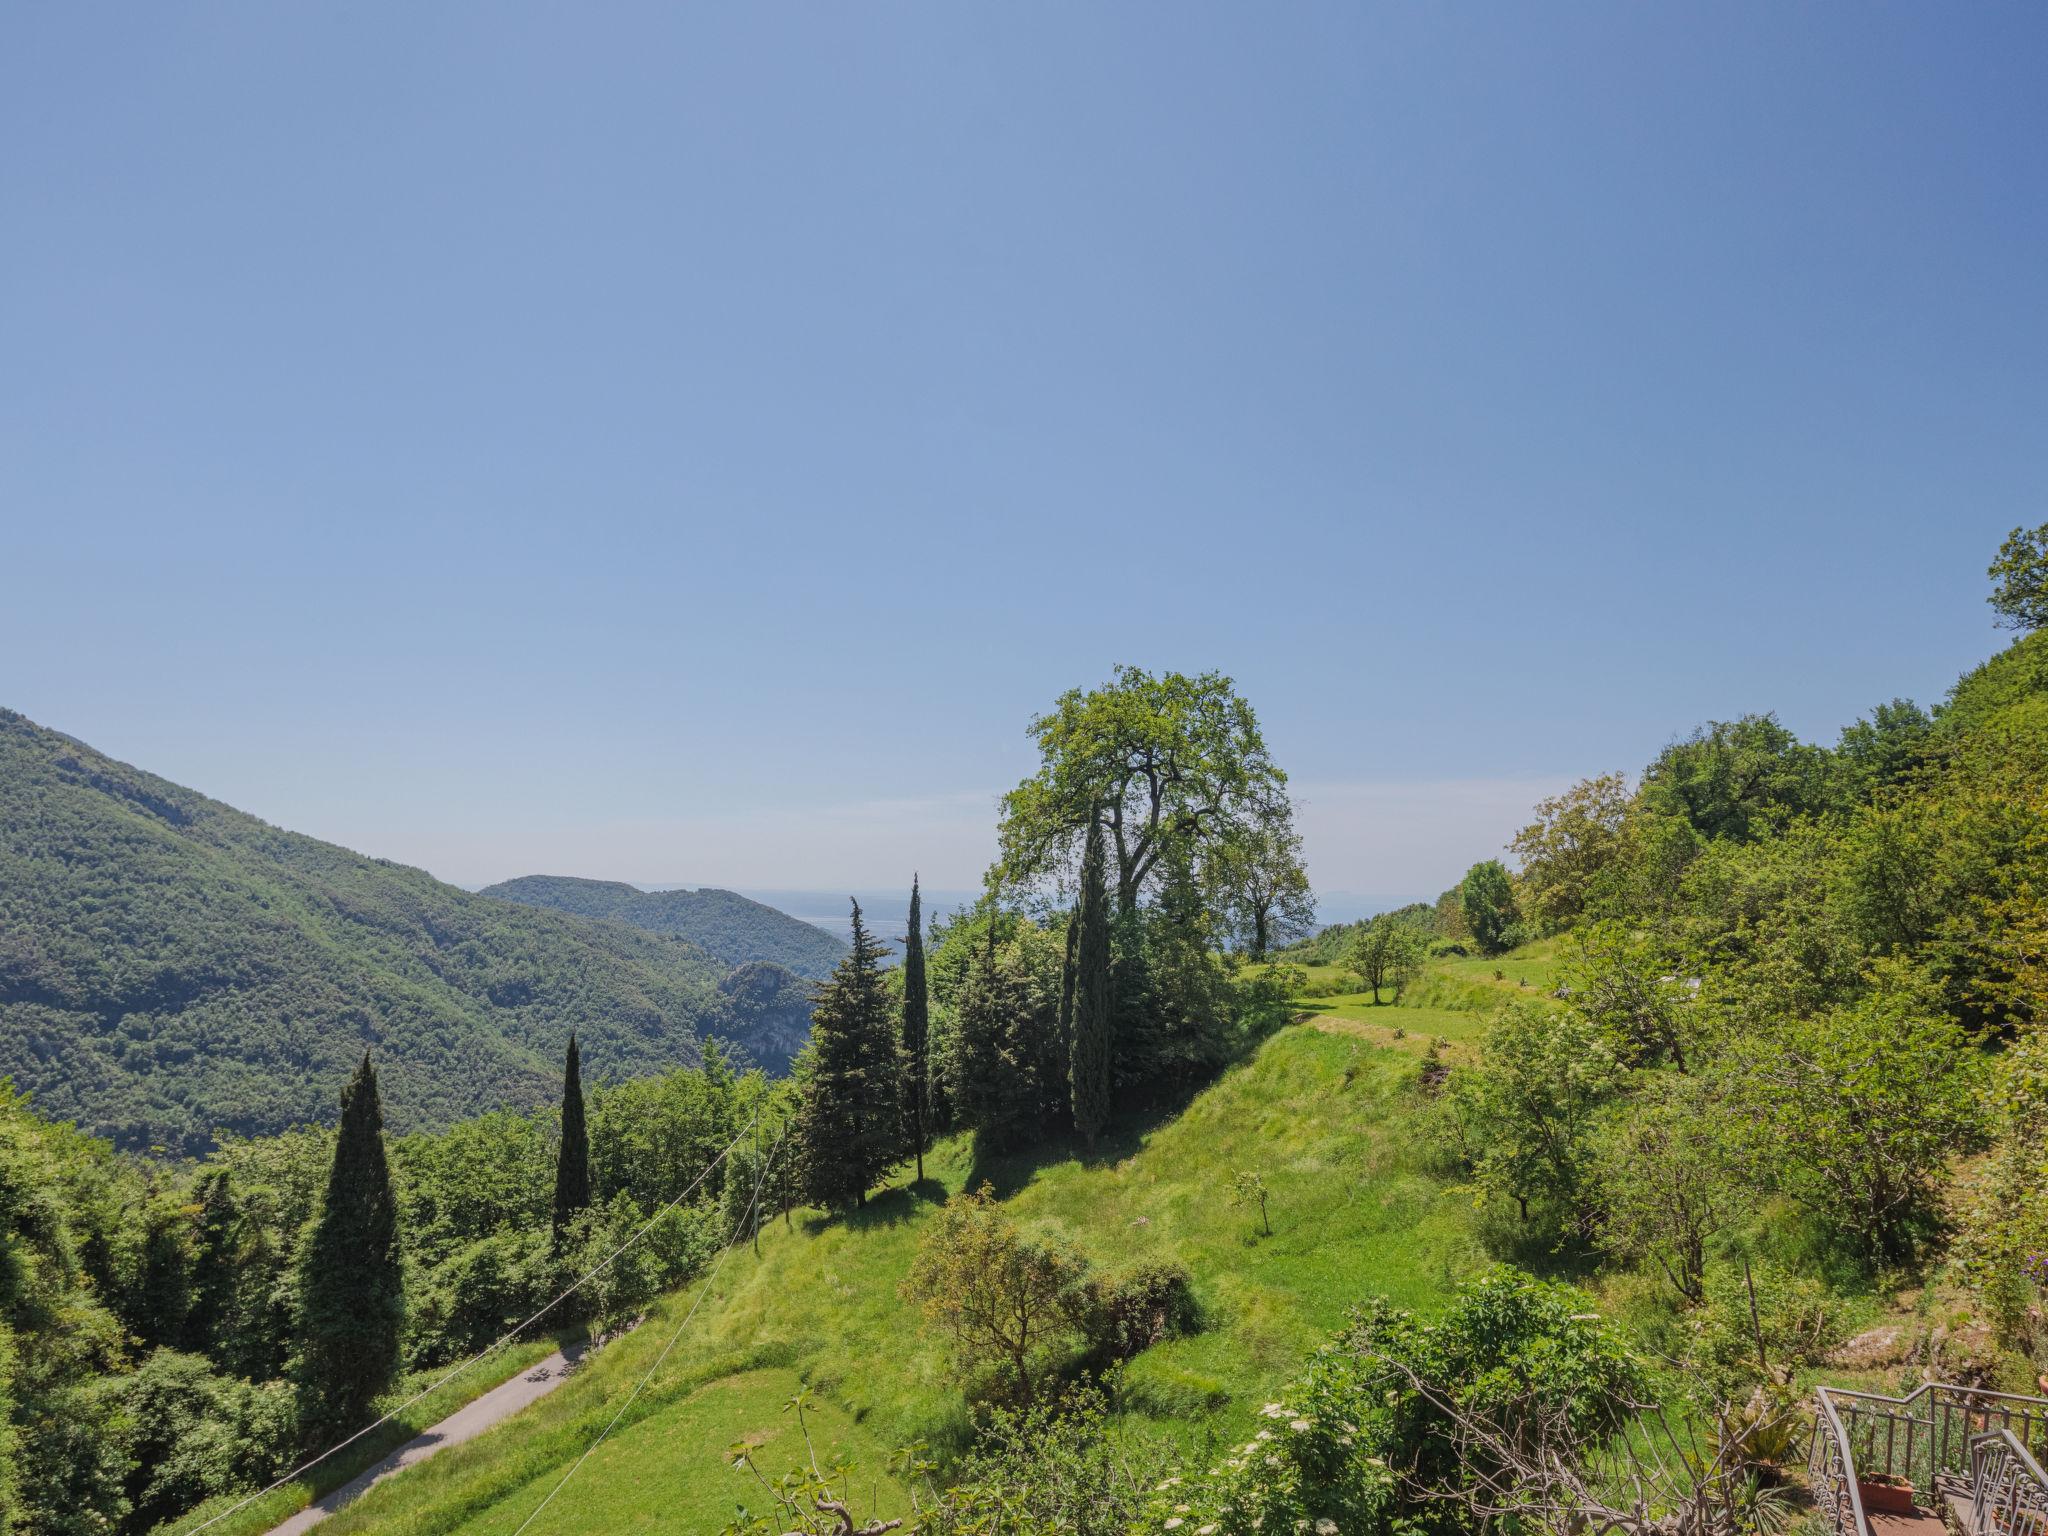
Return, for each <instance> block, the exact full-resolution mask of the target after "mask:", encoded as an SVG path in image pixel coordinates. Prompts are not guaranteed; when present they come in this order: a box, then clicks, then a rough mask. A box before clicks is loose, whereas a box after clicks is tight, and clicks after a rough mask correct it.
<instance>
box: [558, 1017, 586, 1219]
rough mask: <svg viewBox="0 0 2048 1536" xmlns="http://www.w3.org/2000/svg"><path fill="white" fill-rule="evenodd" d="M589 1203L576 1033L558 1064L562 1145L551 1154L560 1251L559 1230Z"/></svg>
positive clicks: (580, 1071) (580, 1076)
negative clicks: (556, 1151) (560, 1077)
mask: <svg viewBox="0 0 2048 1536" xmlns="http://www.w3.org/2000/svg"><path fill="white" fill-rule="evenodd" d="M589 1204H590V1133H589V1132H588V1130H587V1129H585V1127H584V1123H583V1059H582V1056H581V1055H580V1054H579V1052H578V1051H577V1048H576V1036H575V1034H574V1033H573V1032H572V1033H571V1034H570V1036H569V1058H568V1060H567V1061H566V1062H565V1063H564V1064H563V1067H562V1145H561V1150H560V1151H559V1152H558V1153H557V1154H556V1156H555V1208H554V1223H553V1231H554V1245H555V1251H556V1252H557V1253H560V1252H561V1251H562V1238H563V1234H564V1233H566V1232H567V1231H568V1228H569V1223H570V1222H572V1221H574V1220H575V1219H576V1214H577V1212H579V1211H581V1210H584V1209H585V1208H587V1207H588V1206H589Z"/></svg>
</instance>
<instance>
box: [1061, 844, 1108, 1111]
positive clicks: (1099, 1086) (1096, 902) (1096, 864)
mask: <svg viewBox="0 0 2048 1536" xmlns="http://www.w3.org/2000/svg"><path fill="white" fill-rule="evenodd" d="M1103 866H1104V853H1103V847H1102V827H1101V824H1100V823H1098V822H1094V821H1091V822H1090V823H1089V825H1088V843H1087V847H1086V848H1085V849H1084V850H1083V852H1082V855H1081V900H1080V905H1079V906H1078V907H1077V908H1076V909H1075V913H1074V921H1075V922H1076V923H1077V924H1078V925H1079V927H1080V933H1079V935H1078V937H1077V938H1076V939H1075V941H1074V1009H1073V1013H1074V1020H1073V1044H1072V1047H1071V1050H1070V1053H1069V1055H1068V1058H1067V1083H1068V1087H1069V1089H1070V1091H1071V1093H1072V1096H1073V1100H1072V1101H1073V1107H1074V1129H1075V1130H1077V1131H1079V1132H1080V1133H1081V1136H1082V1139H1083V1140H1086V1141H1089V1142H1092V1141H1094V1140H1095V1138H1096V1137H1097V1136H1098V1135H1100V1134H1101V1133H1102V1128H1103V1127H1104V1126H1106V1125H1107V1124H1109V1114H1110V1074H1111V1071H1112V1067H1113V1064H1114V1059H1115V1053H1116V1042H1115V1028H1116V1020H1115V1017H1114V1003H1113V1001H1112V999H1111V996H1110V975H1109V890H1108V885H1107V881H1106V876H1105V873H1104V867H1103Z"/></svg>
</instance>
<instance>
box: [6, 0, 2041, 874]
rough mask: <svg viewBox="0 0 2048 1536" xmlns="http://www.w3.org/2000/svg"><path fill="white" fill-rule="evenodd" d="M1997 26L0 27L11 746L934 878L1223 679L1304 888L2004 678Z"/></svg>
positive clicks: (766, 863) (250, 18)
mask: <svg viewBox="0 0 2048 1536" xmlns="http://www.w3.org/2000/svg"><path fill="white" fill-rule="evenodd" d="M2044 68H2048V10H2044V9H2043V8H2041V7H2039V6H2035V5H2013V6H1999V5H1992V4H1983V5H1971V6H1966V7H1933V6H1924V5H1923V6H1908V5H1890V6H1854V7H1851V6H1829V5H1820V4H1815V5H1800V6H1788V5H1783V4H1778V3H1769V4H1757V5H1732V4H1731V5H1720V4H1717V5H1712V6H1706V5H1699V6H1680V5H1653V6H1646V5H1640V4H1633V3H1631V4H1615V5H1576V4H1572V5H1556V6H1551V5H1545V6H1523V7H1498V6H1479V5H1457V4H1436V5H1423V4H1419V3H1408V4H1396V5H1384V6H1364V5H1356V4H1350V3H1346V4H1341V5H1328V6H1313V5H1296V6H1287V7H1249V6H1231V7H1225V6H1206V5H1188V4H1172V5H1165V4H1161V5H1131V4H1111V5H1102V4H1087V5H1078V4H1075V5H1063V4H1045V5H1032V6H993V5H966V6H939V5H922V6H906V5H893V4H862V5H858V6H852V5H805V6H784V5H773V4H763V5H745V6H725V7H710V6H687V7H685V6H672V5H649V6H644V7H636V6H578V7H566V6H559V5H530V6H529V5H519V4H507V3H498V4H491V5H488V6H484V5H478V6H459V5H449V6H436V7H425V8H423V7H415V6H395V5H363V6H350V7H323V8H315V7H306V6H289V7H281V6H255V5H229V4H221V5H209V6H143V7H135V6H124V7H112V6H96V5H90V4H80V5H65V6H46V7H15V8H13V9H12V10H11V11H10V13H9V15H8V16H7V18H6V19H5V21H4V22H0V208H4V210H5V215H4V217H5V223H6V238H5V241H4V244H0V250H4V255H0V271H4V273H5V281H4V283H0V358H4V359H5V362H4V365H0V567H4V591H5V594H6V595H5V599H4V601H0V703H4V704H6V705H9V706H11V707H14V708H17V709H20V710H23V711H24V712H26V713H28V714H29V715H31V716H33V717H34V718H36V719H38V720H40V721H43V722H44V723H47V724H50V725H53V726H56V727H58V728H61V729H64V730H67V731H70V732H72V733H74V734H76V735H79V736H81V737H83V738H85V739H86V740H88V741H90V742H92V743H93V744H95V745H97V746H99V747H101V748H103V749H105V750H107V751H110V752H112V753H114V754H116V755H118V756H121V757H124V758H127V759H130V760H132V761H135V762H138V763H141V764H143V765H144V766H147V767H149V768H152V769H154V770H156V771H158V772H161V773H164V774H166V775H168V776H170V777H172V778H176V779H178V780H181V781H183V782H187V783H190V784H193V785H195V786H197V787H199V788H202V789H204V790H206V791H208V792H209V793H212V794H214V795H217V796H219V797H220V798H223V799H226V800H228V801H231V802H233V803H235V804H238V805H241V806H244V807H246V808H248V809H251V810H254V811H256V812H258V813H259V814H262V815H264V816H266V817H269V818H270V819H272V820H274V821H278V822H281V823H283V824H285V825H288V826H292V827H295V828H298V829H301V830H305V831H309V832H313V833H316V834H318V835H322V836H326V837H331V838H334V839H336V840H338V841H341V842H344V843H347V844H349V845H351V846H354V847H358V848H361V849H364V850H366V851H369V852H373V853H377V854H381V855H385V856H389V857H394V858H400V859H404V860H407V861H409V862H414V863H421V864H424V865H426V866H427V867H428V868H430V869H432V870H434V871H435V872H436V873H438V874H441V875H443V876H444V877H446V878H450V879H454V880H458V881H462V882H465V883H478V882H482V881H486V880H492V879H497V878H502V877H505V876H509V875H514V874H519V873H525V872H531V871H535V870H548V871H554V872H565V873H578V874H589V875H605V876H612V877H617V878H624V879H632V880H638V881H642V882H647V883H653V882H689V883H697V882H716V883H724V884H733V885H740V886H747V887H755V888H759V887H793V888H806V889H808V888H846V887H856V888H861V889H869V888H887V887H889V886H891V885H892V884H894V883H896V882H897V881H899V879H901V878H906V877H907V876H908V874H909V871H910V869H911V868H912V867H913V866H916V867H919V868H921V869H922V870H923V871H924V873H925V876H926V879H927V881H928V882H930V883H933V884H936V885H940V886H965V885H969V884H971V883H972V882H973V880H974V878H975V876H976V875H977V873H978V871H979V869H980V867H981V866H982V864H983V863H984V862H985V860H986V858H987V857H988V854H989V852H990V849H991V847H992V835H991V828H992V820H993V800H994V797H995V795H996V794H997V793H999V792H1000V791H1001V790H1002V789H1003V788H1004V787H1006V786H1007V785H1008V784H1010V783H1013V782H1014V781H1015V780H1016V779H1017V778H1018V777H1019V776H1021V775H1022V774H1023V773H1024V772H1026V771H1027V770H1028V768H1029V766H1030V763H1029V759H1028V756H1027V748H1026V743H1025V740H1024V736H1023V728H1024V723H1025V721H1026V719H1027V718H1028V716H1029V715H1030V714H1031V713H1032V712H1033V711H1034V710H1036V709H1039V708H1042V707H1044V706H1045V705H1046V704H1047V703H1048V702H1049V701H1050V700H1051V699H1052V698H1053V697H1054V696H1055V695H1056V694H1057V693H1058V692H1059V691H1060V690H1061V689H1063V688H1065V687H1067V686H1069V685H1072V684H1077V683H1082V684H1085V683H1091V682H1094V681H1097V680H1100V679H1101V678H1103V677H1105V676H1106V675H1107V674H1108V672H1109V669H1110V667H1111V665H1112V664H1113V663H1115V662H1118V661H1132V662H1137V663H1140V664H1144V665H1148V666H1152V667H1174V668H1181V669H1185V670H1195V669H1202V668H1210V667H1215V668H1221V669H1223V670H1225V671H1227V672H1229V673H1231V674H1232V675H1233V676H1235V677H1236V678H1237V679H1238V681H1239V683H1240V685H1241V686H1242V688H1243V689H1244V690H1245V692H1246V693H1247V694H1248V695H1249V697H1250V698H1251V699H1252V701H1253V702H1254V703H1255V705H1256V706H1257V707H1258V709H1259V711H1260V714H1261V717H1262V720H1263V722H1264V725H1265V728H1266V731H1267V735H1268V737H1269V740H1270V742H1271V744H1272V746H1273V748H1274V751H1275V753H1276V754H1277V756H1278V757H1279V759H1280V761H1281V762H1282V763H1283V765H1285V766H1286V767H1287V768H1288V769H1289V770H1290V771H1291V772H1292V774H1293V776H1294V778H1295V780H1296V782H1297V784H1298V786H1299V787H1300V789H1301V791H1302V795H1303V799H1304V801H1305V808H1304V820H1305V825H1306V826H1307V829H1308V832H1309V853H1310V861H1311V872H1312V874H1313V875H1314V876H1315V878H1316V880H1317V883H1318V884H1319V886H1321V887H1323V888H1325V889H1327V890H1330V891H1333V892H1345V891H1348V892H1354V893H1357V892H1380V893H1407V892H1419V891H1428V890H1434V889H1437V888H1439V887H1441V886H1442V885H1444V884H1446V883H1448V881H1449V880H1450V879H1451V878H1453V877H1454V876H1455V875H1456V874H1457V873H1458V871H1459V870H1461V869H1462V868H1463V867H1464V865H1465V864H1467V863H1469V862H1470V861H1471V860H1472V859H1474V858H1477V857H1483V856H1486V855H1487V854H1489V853H1491V852H1493V851H1495V850H1496V849H1497V848H1498V847H1499V845H1500V843H1501V841H1502V839H1503V838H1504V836H1505V835H1506V834H1507V832H1508V831H1509V830H1511V829H1512V827H1513V826H1514V825H1515V824H1516V823H1517V821H1518V819H1519V816H1520V812H1521V811H1522V810H1523V809H1524V808H1525V807H1526V806H1527V804H1528V803H1529V801H1530V800H1531V799H1532V798H1533V797H1534V796H1535V795H1536V794H1539V793H1541V792H1543V791H1544V790H1545V789H1548V788H1550V787H1552V786H1555V785H1558V784H1561V783H1563V782H1565V781H1567V780H1570V779H1572V778H1576V777H1578V776H1581V775H1583V774H1587V773H1592V772H1598V771H1601V770H1605V769H1610V768H1630V769H1633V768H1636V767H1638V766H1640V765H1641V764H1642V763H1643V762H1644V761H1645V760H1646V759H1647V758H1648V757H1649V756H1650V755H1652V754H1653V753H1654V752H1655V751H1656V750H1657V748H1658V747H1659V746H1660V745H1661V744H1662V743H1664V742H1665V741H1667V740H1668V739H1670V738H1671V737H1672V736H1673V735H1674V734H1677V733H1679V732H1682V731H1684V730H1685V729H1687V728H1689V727H1690V726H1692V725H1693V724H1694V723H1696V722H1698V721H1700V720H1703V719H1706V718H1710V717H1723V716H1727V715H1730V714H1733V713H1736V712H1740V711H1743V710H1746V709H1776V710H1778V711H1779V712H1780V714H1781V715H1782V716H1783V717H1784V718H1785V719H1786V720H1787V721H1788V722H1789V723H1791V724H1792V725H1793V726H1794V727H1796V728H1797V729H1799V730H1800V731H1801V732H1802V733H1806V734H1809V735H1813V736H1818V737H1821V738H1823V739H1831V738H1832V736H1833V734H1834V732H1835V731H1836V730H1837V729H1839V727H1840V726H1841V725H1842V724H1843V723H1844V722H1846V721H1847V720H1849V719H1851V718H1853V717H1854V716H1855V715H1856V714H1857V713H1859V712H1860V711H1862V710H1864V709H1866V708H1867V707H1868V706H1869V705H1871V704H1872V703H1874V702H1876V701H1878V700H1879V699H1883V698H1887V697H1890V696H1892V695H1894V694H1910V695H1916V696H1919V697H1922V698H1931V697H1934V696H1938V694H1939V693H1940V691H1941V690H1942V689H1943V688H1945V687H1946V686H1947V684H1948V683H1949V682H1950V681H1952V680H1953V678H1954V677H1955V675H1956V674H1957V672H1958V671H1960V670H1961V669H1963V668H1964V667H1966V666H1968V665H1970V664H1971V663H1973V662H1974V661H1976V660H1977V659H1979V658H1981V657H1982V656H1983V655H1985V654H1987V653H1988V652H1989V651H1990V650H1991V649H1992V648H1994V647H1995V645H1996V644H1997V643H1998V636H1997V634H1996V632H1995V631H1994V630H1993V629H1992V628H1991V626H1990V613H1989V610H1988V609H1987V608H1986V607H1985V606H1984V603H1983V594H1984V591H1985V581H1984V577H1983V569H1984V566H1985V564H1986V562H1987V561H1988V559H1989V557H1990V555H1991V553H1992V551H1993V549H1994V548H1995V546H1996V544H1997V542H1998V540H1999V538H2000V537H2001V536H2002V535H2003V533H2004V532H2005V531H2006V530H2007V529H2009V528H2010V527H2012V526H2013V525H2015V524H2017V523H2022V522H2025V523H2028V524H2033V523H2036V522H2039V521H2041V520H2043V519H2044V518H2048V367H2044V362H2048V92H2044V91H2043V90H2042V89H2041V87H2040V81H2041V80H2042V78H2043V77H2044Z"/></svg>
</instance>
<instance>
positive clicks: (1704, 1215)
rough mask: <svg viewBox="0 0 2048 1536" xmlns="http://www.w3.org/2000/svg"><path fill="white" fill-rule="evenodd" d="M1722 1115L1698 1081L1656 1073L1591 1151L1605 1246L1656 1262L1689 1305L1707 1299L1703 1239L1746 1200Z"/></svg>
mask: <svg viewBox="0 0 2048 1536" xmlns="http://www.w3.org/2000/svg"><path fill="white" fill-rule="evenodd" d="M1724 1114H1725V1111H1724V1110H1723V1108H1722V1107H1721V1106H1720V1104H1719V1103H1717V1102H1716V1099H1715V1097H1714V1095H1713V1094H1712V1093H1711V1092H1710V1091H1709V1090H1708V1089H1707V1088H1706V1087H1705V1085H1703V1084H1702V1083H1701V1081H1700V1080H1699V1079H1698V1078H1688V1077H1675V1076H1671V1075H1669V1074H1663V1075H1659V1076H1657V1077H1656V1078H1654V1079H1653V1082H1652V1085H1651V1086H1649V1087H1647V1088H1646V1089H1645V1090H1644V1091H1643V1092H1642V1093H1640V1094H1639V1095H1637V1097H1636V1098H1635V1101H1634V1102H1632V1103H1631V1104H1629V1105H1628V1106H1627V1108H1626V1110H1625V1111H1624V1112H1623V1113H1620V1114H1617V1115H1616V1116H1614V1118H1613V1119H1612V1120H1611V1121H1610V1122H1609V1123H1608V1125H1607V1126H1606V1127H1605V1128H1604V1129H1603V1130H1602V1131H1601V1132H1600V1134H1599V1135H1598V1136H1597V1138H1596V1145H1595V1148H1594V1153H1593V1161H1592V1177H1591V1181H1590V1182H1591V1186H1592V1189H1593V1191H1594V1196H1595V1199H1596V1201H1597V1203H1598V1206H1599V1215H1598V1217H1597V1219H1596V1230H1597V1234H1598V1237H1599V1240H1600V1244H1601V1246H1602V1247H1604V1248H1605V1249H1606V1250H1607V1251H1608V1252H1610V1253H1612V1254H1614V1255H1616V1256H1617V1257H1619V1258H1622V1259H1626V1260H1629V1261H1631V1262H1634V1263H1645V1262H1647V1263H1654V1264H1655V1265H1656V1266H1657V1269H1658V1271H1659V1272H1660V1273H1661V1274H1663V1276H1664V1277H1665V1278H1666V1279H1667V1280H1669V1281H1670V1282H1671V1286H1672V1288H1673V1289H1674V1290H1676V1291H1677V1292H1678V1294H1679V1295H1680V1296H1682V1297H1683V1298H1684V1299H1685V1300H1686V1301H1687V1302H1689V1303H1691V1304H1693V1305H1695V1306H1696V1305H1698V1304H1699V1303H1700V1302H1702V1301H1704V1300H1706V1294H1707V1292H1706V1285H1707V1259H1708V1256H1709V1245H1710V1244H1711V1243H1712V1242H1713V1240H1714V1239H1715V1238H1716V1237H1717V1236H1719V1235H1720V1233H1721V1232H1722V1231H1724V1230H1725V1229H1726V1228H1727V1227H1728V1226H1729V1225H1730V1223H1731V1222H1732V1221H1734V1220H1735V1219H1736V1218H1737V1217H1738V1216H1740V1215H1741V1214H1742V1213H1743V1211H1744V1209H1745V1207H1746V1204H1747V1201H1746V1193H1747V1192H1746V1190H1745V1189H1744V1187H1743V1185H1742V1184H1741V1183H1740V1182H1739V1181H1738V1180H1737V1179H1736V1177H1735V1176H1734V1172H1733V1170H1732V1169H1731V1167H1730V1165H1729V1146H1728V1137H1727V1134H1726V1132H1725V1130H1724V1129H1723V1126H1722V1118H1723V1115H1724Z"/></svg>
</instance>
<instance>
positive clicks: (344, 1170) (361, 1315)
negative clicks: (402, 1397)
mask: <svg viewBox="0 0 2048 1536" xmlns="http://www.w3.org/2000/svg"><path fill="white" fill-rule="evenodd" d="M404 1315H405V1290H404V1281H403V1278H402V1276H401V1274H400V1270H399V1263H398V1201H397V1198H396V1196H395V1195H394V1194H393V1192H392V1189H391V1169H390V1165H389V1164H388V1163H387V1162H386V1161H385V1157H384V1111H383V1107H382V1106H381V1105H380V1104H379V1103H378V1101H377V1073H376V1069H375V1068H373V1067H372V1066H371V1065H370V1057H369V1053H368V1052H364V1054H363V1062H362V1065H361V1066H359V1067H357V1068H356V1072H355V1076H354V1077H352V1078H350V1079H349V1083H348V1086H347V1087H346V1088H344V1089H342V1091H341V1125H340V1128H339V1129H338V1130H337V1132H336V1134H335V1138H334V1164H333V1166H332V1168H330V1169H329V1171H328V1175H327V1197H326V1199H325V1200H324V1201H322V1203H321V1206H320V1215H319V1217H318V1219H317V1220H316V1221H315V1222H314V1224H313V1230H312V1232H311V1234H310V1235H309V1237H308V1238H307V1241H306V1244H305V1247H304V1248H303V1249H302V1250H301V1253H300V1259H299V1356H298V1369H297V1371H296V1373H295V1374H296V1376H297V1378H298V1399H299V1425H300V1430H301V1433H302V1434H304V1436H305V1438H306V1442H307V1444H308V1446H309V1447H310V1446H314V1445H317V1444H319V1443H321V1442H323V1441H326V1440H330V1439H333V1438H336V1437H338V1436H341V1435H348V1434H353V1433H354V1432H355V1431H356V1430H358V1429H361V1428H362V1427H363V1426H364V1425H365V1424H367V1423H369V1422H370V1420H371V1419H372V1418H373V1417H375V1412H374V1409H373V1406H372V1405H373V1404H374V1403H375V1402H376V1400H377V1397H378V1395H379V1394H380V1393H382V1392H383V1391H384V1390H385V1389H386V1388H387V1387H389V1386H390V1385H391V1380H392V1377H393V1375H394V1374H395V1373H396V1372H397V1369H398V1342H399V1329H400V1326H401V1325H402V1323H403V1322H404Z"/></svg>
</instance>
